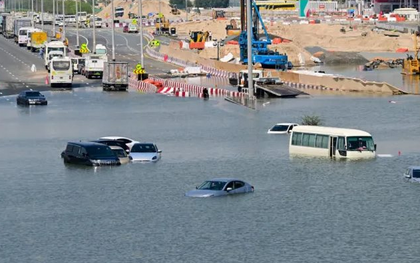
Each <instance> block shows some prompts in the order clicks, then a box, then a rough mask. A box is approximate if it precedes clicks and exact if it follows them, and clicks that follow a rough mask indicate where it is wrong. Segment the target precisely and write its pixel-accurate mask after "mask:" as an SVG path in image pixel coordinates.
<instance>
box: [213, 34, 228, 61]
mask: <svg viewBox="0 0 420 263" xmlns="http://www.w3.org/2000/svg"><path fill="white" fill-rule="evenodd" d="M224 45H225V40H224V39H221V40H217V39H214V42H213V46H215V47H217V61H219V60H220V47H223V46H224Z"/></svg>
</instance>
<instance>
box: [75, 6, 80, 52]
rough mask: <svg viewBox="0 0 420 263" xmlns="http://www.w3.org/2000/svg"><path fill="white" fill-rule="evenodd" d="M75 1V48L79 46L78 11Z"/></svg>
mask: <svg viewBox="0 0 420 263" xmlns="http://www.w3.org/2000/svg"><path fill="white" fill-rule="evenodd" d="M77 1H78V0H76V1H75V2H76V48H77V49H78V48H79V12H78V10H77Z"/></svg>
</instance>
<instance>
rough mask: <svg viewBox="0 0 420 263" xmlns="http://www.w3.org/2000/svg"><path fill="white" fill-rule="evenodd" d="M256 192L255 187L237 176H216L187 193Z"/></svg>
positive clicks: (191, 195)
mask: <svg viewBox="0 0 420 263" xmlns="http://www.w3.org/2000/svg"><path fill="white" fill-rule="evenodd" d="M252 192H254V187H253V186H252V185H250V184H248V183H246V182H244V181H242V180H239V179H235V178H215V179H211V180H208V181H205V182H204V183H202V184H201V185H200V186H198V187H197V188H196V189H195V190H191V191H189V192H187V193H185V195H186V196H188V197H213V196H225V195H233V194H243V193H252Z"/></svg>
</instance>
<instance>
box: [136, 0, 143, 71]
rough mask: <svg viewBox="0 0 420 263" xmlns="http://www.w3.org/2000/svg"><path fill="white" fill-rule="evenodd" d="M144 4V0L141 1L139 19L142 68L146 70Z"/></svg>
mask: <svg viewBox="0 0 420 263" xmlns="http://www.w3.org/2000/svg"><path fill="white" fill-rule="evenodd" d="M142 5H143V3H142V0H139V19H140V20H137V21H140V25H139V26H140V63H141V66H142V67H143V68H144V58H143V57H144V54H143V6H142Z"/></svg>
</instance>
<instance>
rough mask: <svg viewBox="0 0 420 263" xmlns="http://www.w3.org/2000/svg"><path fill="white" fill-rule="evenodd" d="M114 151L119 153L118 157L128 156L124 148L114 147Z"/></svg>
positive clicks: (116, 153)
mask: <svg viewBox="0 0 420 263" xmlns="http://www.w3.org/2000/svg"><path fill="white" fill-rule="evenodd" d="M112 151H113V152H114V153H115V155H117V157H127V154H126V153H125V151H124V150H123V149H112Z"/></svg>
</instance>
